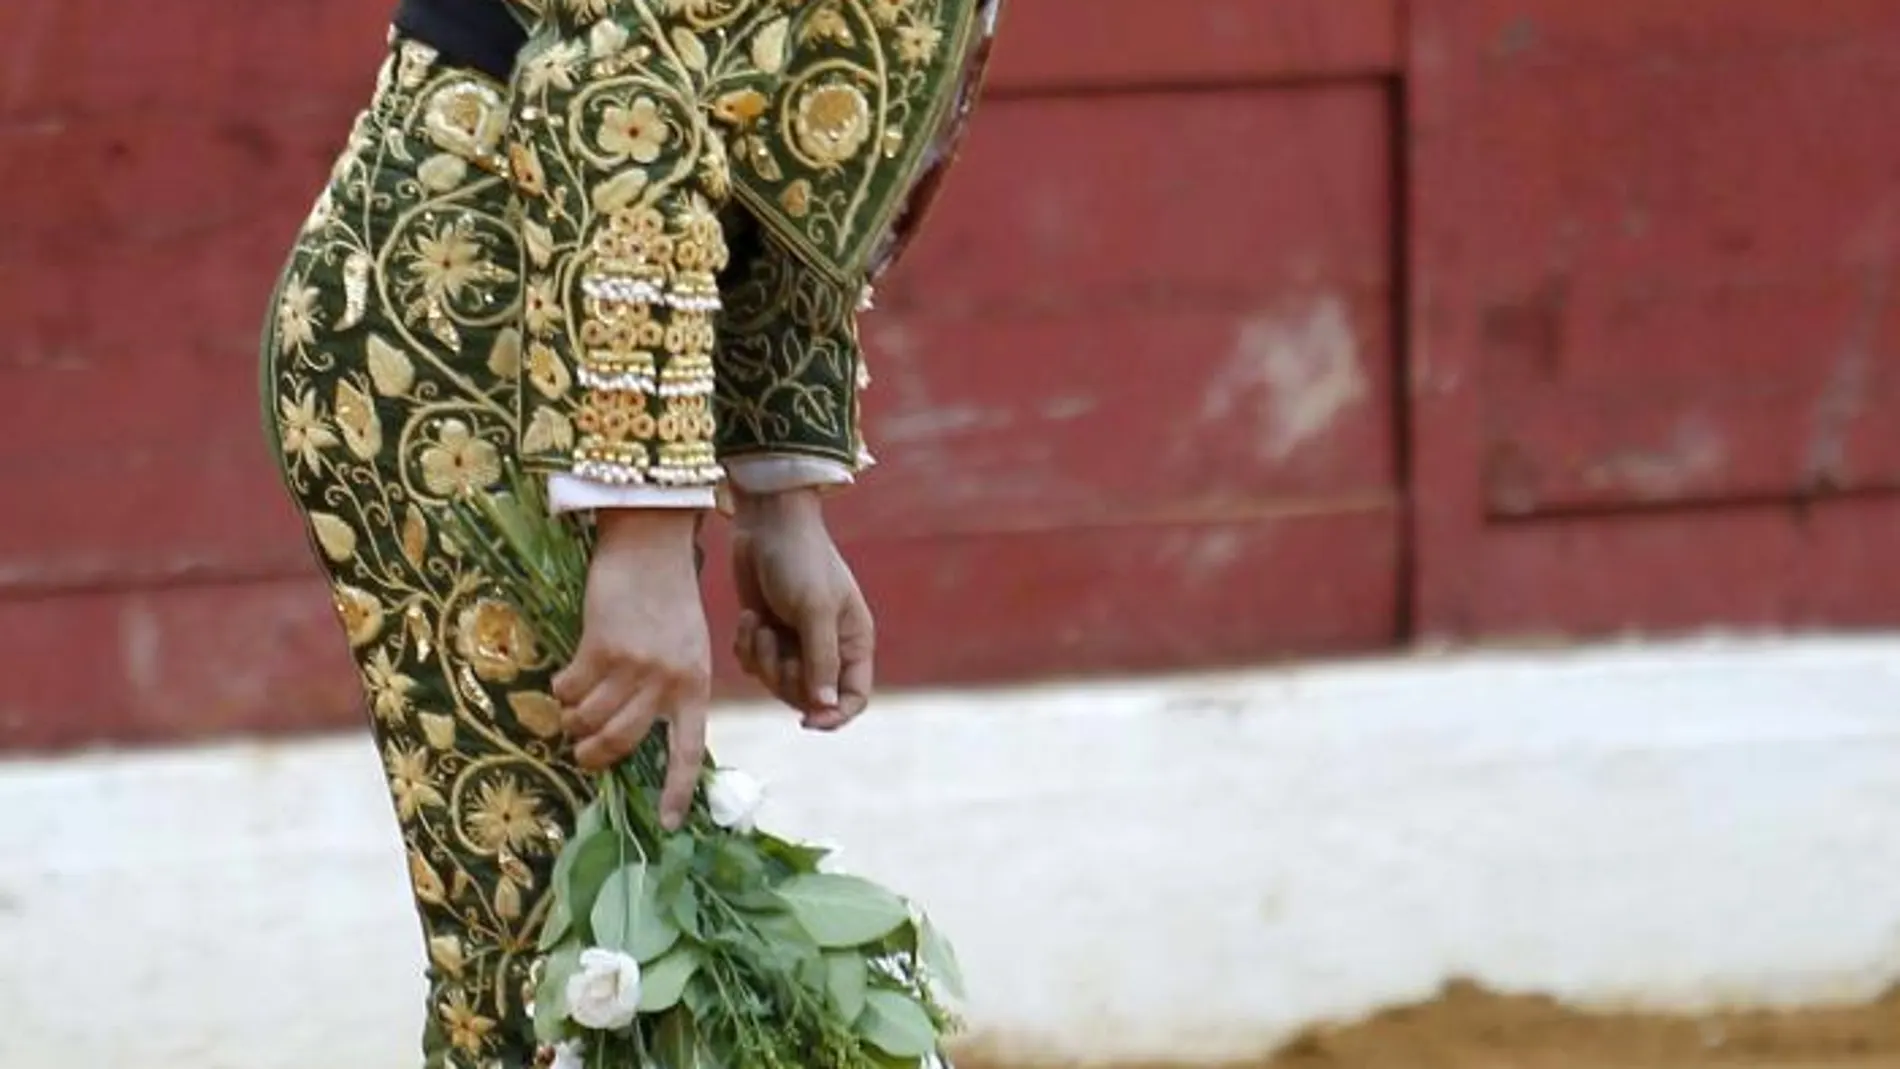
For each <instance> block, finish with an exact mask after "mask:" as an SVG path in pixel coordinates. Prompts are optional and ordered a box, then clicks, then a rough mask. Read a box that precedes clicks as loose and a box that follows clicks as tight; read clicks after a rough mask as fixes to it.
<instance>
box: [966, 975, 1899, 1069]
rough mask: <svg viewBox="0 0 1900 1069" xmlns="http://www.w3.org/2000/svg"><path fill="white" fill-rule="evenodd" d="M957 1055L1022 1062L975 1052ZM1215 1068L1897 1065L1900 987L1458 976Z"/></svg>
mask: <svg viewBox="0 0 1900 1069" xmlns="http://www.w3.org/2000/svg"><path fill="white" fill-rule="evenodd" d="M958 1065H959V1069H1005V1067H1006V1066H1007V1067H1008V1069H1022V1067H1021V1064H1020V1063H1018V1062H1015V1061H1014V1060H1012V1059H1007V1058H1001V1059H992V1058H986V1057H983V1056H982V1055H981V1054H977V1055H974V1056H971V1057H965V1058H960V1059H959V1061H958ZM1123 1069H1176V1067H1173V1066H1163V1065H1153V1066H1149V1065H1144V1066H1138V1067H1137V1066H1129V1067H1123ZM1179 1069H1187V1067H1185V1066H1183V1067H1179ZM1203 1069H1205V1067H1203ZM1224 1069H1900V991H1896V992H1895V993H1893V994H1891V995H1889V996H1887V997H1886V998H1884V999H1882V1000H1880V1001H1878V1002H1875V1003H1872V1004H1869V1005H1866V1006H1857V1007H1851V1008H1843V1009H1831V1010H1801V1011H1795V1012H1776V1013H1741V1014H1732V1015H1718V1016H1709V1017H1699V1018H1680V1017H1658V1016H1648V1015H1639V1014H1602V1013H1579V1012H1576V1011H1574V1010H1570V1009H1567V1008H1565V1007H1563V1006H1560V1005H1558V1004H1557V1003H1555V1002H1553V1001H1551V1000H1549V999H1544V998H1530V997H1509V996H1500V995H1496V994H1492V993H1490V992H1486V991H1484V990H1481V989H1479V988H1477V987H1475V986H1471V985H1464V984H1459V985H1453V986H1452V987H1450V988H1448V989H1447V990H1446V991H1445V993H1444V994H1443V995H1442V996H1441V997H1440V998H1438V999H1436V1000H1434V1001H1432V1002H1430V1003H1426V1004H1424V1005H1419V1006H1411V1007H1407V1008H1404V1009H1399V1010H1392V1011H1389V1012H1387V1013H1383V1014H1380V1015H1379V1016H1377V1017H1375V1018H1373V1019H1372V1020H1369V1021H1365V1022H1362V1023H1359V1024H1354V1025H1350V1026H1343V1027H1338V1028H1328V1029H1320V1030H1315V1031H1313V1032H1310V1033H1308V1034H1307V1035H1305V1036H1303V1037H1301V1038H1300V1039H1298V1040H1296V1041H1294V1042H1293V1043H1291V1044H1289V1045H1288V1046H1287V1047H1286V1048H1285V1049H1283V1050H1281V1051H1279V1052H1278V1053H1276V1054H1273V1055H1269V1056H1266V1057H1264V1058H1263V1059H1262V1060H1259V1061H1254V1062H1250V1063H1238V1064H1235V1065H1232V1066H1228V1067H1224Z"/></svg>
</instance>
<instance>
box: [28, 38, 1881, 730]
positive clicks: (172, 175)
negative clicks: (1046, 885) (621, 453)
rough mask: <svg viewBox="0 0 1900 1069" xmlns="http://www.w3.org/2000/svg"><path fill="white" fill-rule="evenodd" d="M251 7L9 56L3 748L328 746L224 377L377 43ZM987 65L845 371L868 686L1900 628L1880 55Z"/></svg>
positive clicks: (1164, 57) (261, 459) (1767, 49)
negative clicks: (1769, 629) (852, 370)
mask: <svg viewBox="0 0 1900 1069" xmlns="http://www.w3.org/2000/svg"><path fill="white" fill-rule="evenodd" d="M227 6H228V5H219V4H212V3H209V2H208V0H174V2H173V3H170V4H166V5H134V4H132V3H129V2H127V0H118V2H109V0H8V2H7V3H6V4H4V5H0V41H5V42H8V43H9V62H10V63H11V65H10V66H8V67H7V68H5V69H4V70H3V71H0V139H4V142H5V147H6V149H7V151H5V152H4V153H0V205H4V206H5V207H4V208H3V209H0V212H4V216H0V219H3V220H4V222H3V223H0V327H4V328H5V336H6V337H7V338H8V340H9V342H10V344H9V345H7V346H6V347H5V349H4V350H3V351H0V381H3V387H0V413H4V415H5V416H6V417H7V421H8V425H9V426H10V427H11V428H12V433H9V434H7V435H5V436H4V437H0V494H3V496H0V500H4V501H5V516H6V518H5V521H4V523H0V639H4V640H5V641H4V642H0V680H4V682H0V748H8V747H44V746H58V745H68V744H73V743H78V742H86V741H93V740H170V739H175V738H179V737H181V736H185V735H197V734H206V733H221V732H228V731H234V730H252V729H299V728H309V727H317V726H329V725H338V724H349V723H354V722H355V720H356V717H357V713H356V708H355V701H356V699H355V694H354V678H353V676H352V675H351V674H350V673H349V672H348V671H347V669H346V667H345V661H344V659H343V655H342V649H341V642H340V640H339V638H338V637H337V635H336V634H335V633H334V624H333V623H332V621H331V619H330V616H329V609H328V606H327V602H326V600H325V596H324V591H323V587H322V585H321V584H320V583H319V582H318V581H316V579H315V578H314V573H313V571H312V566H311V564H310V563H309V561H308V559H307V557H306V551H305V549H304V545H303V542H302V540H301V537H300V536H299V534H298V532H297V529H296V525H295V523H294V520H293V518H292V516H291V514H290V512H289V510H288V508H287V506H286V505H285V504H284V503H283V501H282V500H281V492H280V491H279V489H278V487H277V485H276V481H275V476H274V474H273V472H272V468H271V465H270V462H269V458H268V456H267V454H266V452H265V446H264V444H263V440H262V438H261V436H260V433H259V431H258V420H257V406H256V401H255V396H254V391H255V354H254V349H255V340H256V335H257V328H258V324H259V321H260V317H261V314H262V310H263V305H264V302H265V298H266V294H267V291H268V289H269V286H270V283H271V281H272V279H273V276H274V274H275V270H276V266H277V262H278V259H279V257H280V256H281V255H282V252H283V246H284V243H285V241H286V240H287V239H288V237H289V235H290V234H291V232H292V230H293V229H294V227H295V224H296V221H297V220H298V219H300V218H301V216H302V214H303V212H304V210H305V208H306V206H307V202H308V200H309V198H310V196H311V194H312V193H313V192H314V189H315V184H316V183H317V182H318V181H319V180H320V178H321V176H322V175H323V174H324V173H325V171H326V170H327V166H328V161H329V156H330V154H331V152H332V151H334V149H335V147H336V145H337V144H338V143H339V142H340V140H341V138H342V136H343V134H344V132H345V130H346V127H347V123H348V120H349V117H350V115H351V114H352V113H353V111H354V109H355V108H356V107H357V106H358V105H359V104H360V102H361V96H362V94H363V92H364V91H365V90H366V89H367V86H368V82H369V80H370V76H371V73H372V71H373V68H374V65H375V63H376V61H377V56H378V49H379V46H380V40H381V33H382V31H381V27H380V23H381V19H382V16H383V14H384V9H385V8H386V7H387V6H388V5H387V3H386V2H385V0H352V2H350V3H348V4H338V3H332V4H317V3H310V2H296V3H293V2H290V0H281V2H273V3H269V4H259V5H254V6H251V7H247V8H246V10H245V13H244V16H243V17H242V18H234V17H232V16H231V14H230V12H229V11H227V10H226V7H227ZM1664 9H1666V12H1665V11H1664ZM1158 12H1167V13H1169V14H1168V15H1167V16H1166V17H1161V16H1159V15H1158V14H1157V13H1158ZM998 63H999V69H998V70H997V73H996V76H995V78H994V82H993V87H992V93H991V96H990V99H989V101H988V102H987V103H986V105H985V109H984V111H983V113H982V117H981V120H980V121H979V122H978V124H977V126H976V128H975V132H974V133H973V135H972V140H971V143H970V145H969V149H968V152H967V156H966V159H965V161H964V163H963V164H962V166H961V167H960V168H959V170H958V172H957V173H956V175H955V177H954V179H953V181H952V182H951V184H950V188H949V192H948V194H947V196H946V200H945V202H944V203H943V205H942V206H941V208H940V209H939V211H938V212H937V214H936V215H935V216H934V217H933V221H932V226H931V228H930V231H929V233H928V234H927V235H926V236H925V237H924V238H923V239H922V240H921V241H920V242H919V243H918V244H917V245H916V246H915V248H914V251H913V253H912V258H911V259H910V260H908V261H907V262H906V264H905V265H904V266H903V268H902V269H901V270H900V272H899V277H898V278H897V279H896V280H895V282H894V283H893V285H892V286H891V288H890V290H889V292H887V293H886V294H884V295H883V299H882V301H881V309H880V311H879V312H878V313H877V314H876V315H875V316H874V317H873V318H872V319H871V320H870V321H869V322H868V324H867V327H868V331H867V337H868V341H869V344H870V347H871V350H872V360H873V371H874V374H875V376H876V384H875V385H874V387H873V389H872V391H871V393H870V394H869V395H868V396H867V399H866V400H867V405H868V407H869V410H870V414H871V417H872V436H873V442H874V445H875V447H876V448H877V451H878V452H879V454H880V456H881V458H882V460H883V461H884V464H883V466H882V467H881V468H880V469H878V470H877V472H876V473H874V475H873V476H872V477H871V478H870V479H869V480H867V482H866V484H865V485H864V486H863V487H862V488H861V489H859V490H858V491H856V492H854V493H853V494H852V495H851V496H850V497H849V498H848V499H847V500H846V501H845V503H844V504H843V507H842V509H841V515H840V528H841V530H842V531H843V532H844V535H845V537H846V539H847V540H848V542H849V550H850V552H851V554H852V556H853V558H854V560H855V561H856V562H857V563H858V564H859V566H860V570H861V573H862V575H863V578H864V580H865V582H866V584H867V586H868V587H869V589H870V592H871V594H872V596H873V599H874V601H875V602H876V603H877V605H878V607H879V609H880V616H881V622H882V624H883V634H884V636H885V645H886V648H885V651H884V657H883V662H882V667H883V670H884V672H885V674H886V679H887V681H888V682H890V683H894V684H905V683H919V682H932V681H969V680H981V679H999V678H1020V677H1026V676H1044V675H1051V674H1069V673H1084V672H1096V671H1111V670H1117V671H1121V670H1144V669H1172V668H1183V667H1189V666H1199V665H1210V664H1231V663H1243V662H1258V661H1262V660H1267V659H1272V658H1278V657H1287V656H1304V655H1315V654H1328V653H1338V652H1349V651H1362V650H1371V649H1379V648H1385V647H1390V646H1392V645H1393V644H1395V643H1399V642H1403V641H1407V640H1409V639H1411V638H1414V637H1417V636H1433V637H1439V636H1448V637H1461V638H1470V637H1491V636H1510V635H1520V634H1524V633H1527V632H1531V633H1545V632H1556V633H1563V634H1569V635H1578V634H1593V633H1602V632H1606V631H1618V630H1623V629H1627V628H1645V629H1674V628H1682V627H1692V626H1700V625H1705V624H1711V623H1783V624H1800V625H1811V624H1875V623H1889V624H1890V623H1893V622H1895V621H1897V620H1900V564H1896V559H1897V555H1896V554H1895V553H1894V551H1893V550H1892V548H1891V547H1893V546H1894V545H1896V544H1897V543H1896V538H1895V536H1896V535H1900V499H1897V498H1895V497H1892V496H1888V491H1890V490H1892V489H1893V488H1894V487H1895V485H1896V483H1900V432H1897V431H1896V430H1895V421H1894V420H1893V419H1892V418H1891V417H1892V416H1893V414H1894V413H1895V411H1896V408H1895V406H1894V401H1895V400H1896V399H1900V397H1897V395H1900V364H1896V362H1895V360H1894V359H1893V357H1892V352H1893V349H1894V342H1893V340H1892V339H1891V337H1890V336H1889V332H1888V327H1889V318H1890V315H1891V313H1890V312H1889V305H1890V303H1891V302H1890V300H1889V298H1890V296H1891V294H1892V288H1893V285H1894V279H1893V277H1892V272H1891V271H1890V270H1889V265H1890V264H1891V263H1892V259H1891V257H1892V254H1893V251H1894V248H1895V244H1894V242H1895V240H1896V236H1900V235H1897V234H1896V231H1895V229H1894V228H1895V227H1896V226H1900V216H1896V215H1895V214H1894V213H1895V212H1896V211H1900V199H1896V194H1900V185H1897V184H1896V182H1897V181H1900V126H1895V124H1894V123H1892V122H1891V119H1890V116H1891V114H1892V107H1891V102H1892V101H1893V100H1895V99H1897V98H1900V92H1897V91H1900V9H1897V8H1893V7H1892V6H1891V4H1890V3H1886V2H1878V0H1866V2H1851V0H1828V2H1821V3H1809V4H1802V5H1791V4H1788V3H1786V2H1785V0H1683V2H1681V3H1677V4H1671V5H1655V4H1651V3H1647V2H1639V0H1619V2H1601V0H1599V2H1596V3H1592V4H1589V5H1579V4H1574V3H1569V2H1567V0H1409V2H1402V0H1273V2H1270V3H1269V2H1262V0H1166V2H1165V3H1162V2H1160V0H1012V4H1011V7H1010V8H1009V10H1008V11H1007V12H1006V14H1005V26H1004V30H1003V40H1002V44H1001V46H1000V48H999V58H998ZM1883 550H1884V552H1883ZM718 597H719V598H720V600H721V603H722V604H723V603H724V602H725V601H726V599H727V594H726V593H725V590H724V586H723V584H721V586H720V588H719V593H718Z"/></svg>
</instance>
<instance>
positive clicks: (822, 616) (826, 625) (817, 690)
mask: <svg viewBox="0 0 1900 1069" xmlns="http://www.w3.org/2000/svg"><path fill="white" fill-rule="evenodd" d="M840 619H841V614H840V613H838V612H837V611H835V610H833V611H830V612H824V611H819V612H813V613H810V614H808V615H807V616H806V617H805V618H804V619H803V620H801V621H800V622H799V625H798V645H799V648H800V650H801V651H802V652H803V653H804V655H805V678H804V680H803V681H802V683H803V685H802V686H801V687H800V688H799V690H798V692H797V693H799V694H800V695H801V696H802V697H803V698H804V699H805V701H806V702H809V703H810V704H809V708H810V709H811V711H812V712H814V713H820V714H822V713H829V712H835V711H836V710H837V708H838V672H839V664H838V622H839V620H840Z"/></svg>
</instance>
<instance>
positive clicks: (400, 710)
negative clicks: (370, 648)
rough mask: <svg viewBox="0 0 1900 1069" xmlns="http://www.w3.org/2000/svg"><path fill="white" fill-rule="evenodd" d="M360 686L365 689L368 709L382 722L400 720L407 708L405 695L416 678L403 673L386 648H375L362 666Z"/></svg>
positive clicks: (406, 696)
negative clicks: (367, 696)
mask: <svg viewBox="0 0 1900 1069" xmlns="http://www.w3.org/2000/svg"><path fill="white" fill-rule="evenodd" d="M363 688H364V689H365V690H367V691H369V699H370V710H371V711H372V712H374V713H375V714H376V718H377V719H378V720H382V721H384V722H386V723H391V724H393V723H396V722H398V721H400V720H401V719H402V718H403V716H404V714H406V713H408V711H409V694H410V692H411V691H413V690H415V689H416V681H415V680H414V679H411V678H410V677H408V676H406V675H404V674H403V673H402V670H401V669H400V668H397V667H396V662H395V661H393V660H391V659H390V656H389V651H388V650H386V649H379V650H377V651H376V652H375V653H374V654H373V655H371V656H370V659H369V662H368V663H367V664H365V665H363Z"/></svg>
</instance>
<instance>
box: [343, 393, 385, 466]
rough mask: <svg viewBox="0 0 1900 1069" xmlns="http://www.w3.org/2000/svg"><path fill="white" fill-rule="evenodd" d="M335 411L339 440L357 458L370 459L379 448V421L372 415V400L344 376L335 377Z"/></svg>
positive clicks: (374, 412) (373, 413) (381, 422)
mask: <svg viewBox="0 0 1900 1069" xmlns="http://www.w3.org/2000/svg"><path fill="white" fill-rule="evenodd" d="M335 412H336V425H337V428H338V429H339V430H341V431H342V432H343V444H344V445H346V446H348V447H349V450H350V452H352V453H354V454H356V458H357V459H358V460H370V459H372V458H374V457H375V456H376V454H377V453H380V452H382V449H383V421H382V420H381V419H380V418H378V416H377V415H376V403H375V402H374V401H372V400H370V397H369V395H368V394H366V393H364V392H363V391H362V390H360V389H358V388H357V387H356V386H355V385H353V384H352V383H351V382H350V381H349V380H348V379H338V380H337V384H336V409H335Z"/></svg>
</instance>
